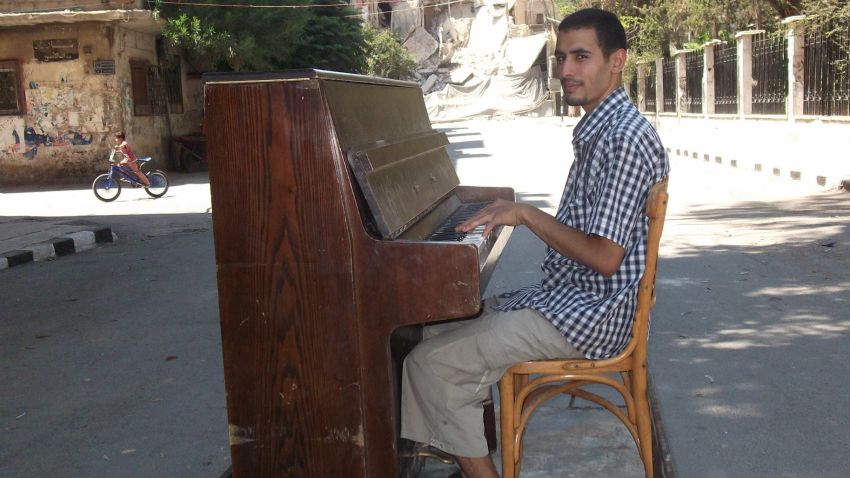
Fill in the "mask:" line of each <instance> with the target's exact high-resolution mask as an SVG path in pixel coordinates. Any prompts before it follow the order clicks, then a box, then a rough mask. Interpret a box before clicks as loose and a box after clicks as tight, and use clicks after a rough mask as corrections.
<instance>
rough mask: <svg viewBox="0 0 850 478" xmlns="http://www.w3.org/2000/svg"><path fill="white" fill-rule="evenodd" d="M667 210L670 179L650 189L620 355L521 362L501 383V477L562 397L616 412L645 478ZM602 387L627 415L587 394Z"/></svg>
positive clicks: (515, 466) (514, 469)
mask: <svg viewBox="0 0 850 478" xmlns="http://www.w3.org/2000/svg"><path fill="white" fill-rule="evenodd" d="M666 212H667V179H666V178H665V179H664V180H662V181H660V182H659V183H657V184H655V185H654V186H652V188H651V189H650V190H649V193H648V195H647V199H646V215H647V217H648V219H649V233H648V235H647V252H646V267H645V270H644V274H643V277H641V280H640V284H639V285H638V297H637V307H636V308H635V315H634V320H633V323H632V336H631V339H630V341H629V343H628V345H627V346H626V348H625V350H623V351H622V352H621V353H620V354H618V355H617V356H615V357H612V358H608V359H603V360H589V359H565V360H536V361H530V362H522V363H518V364H516V365H514V366H512V367H511V368H509V369H508V371H507V372H505V375H504V376H502V378H501V380H499V396H500V400H501V412H500V419H501V426H502V476H503V478H516V477H518V476H519V472H520V468H521V464H522V437H523V434H524V432H525V428H526V426H527V425H528V422H529V421H530V420H531V417H532V415H533V414H534V412H535V411H536V410H537V408H538V407H540V406H541V405H542V404H544V403H545V402H546V401H548V400H549V399H551V398H554V397H556V396H558V395H561V394H564V393H565V394H569V395H572V396H573V397H580V398H583V399H586V400H590V401H592V402H594V403H597V404H599V405H600V406H602V407H604V408H605V409H606V410H608V411H609V412H611V413H613V414H614V415H615V416H616V417H617V418H618V419H620V421H621V422H623V424H624V425H625V426H626V428H627V429H628V431H629V433H631V435H632V438H634V441H635V444H636V445H637V449H638V453H639V455H640V457H641V460H642V461H643V465H644V471H645V473H646V476H647V478H651V477H652V476H653V469H652V421H651V418H650V410H649V400H648V395H647V339H648V329H649V312H650V310H651V309H652V306H653V305H654V304H655V274H656V265H657V261H658V248H659V245H660V242H661V233H662V231H663V229H664V218H665V216H666ZM588 385H603V386H607V387H609V388H611V389H613V390H615V391H617V392H618V394H619V395H620V396H621V397H622V398H623V402H624V404H625V408H626V411H625V412H623V410H622V409H621V408H620V407H619V406H617V405H616V404H615V403H613V402H611V401H610V400H608V399H606V398H604V397H602V396H601V395H598V394H596V393H593V392H590V391H588V390H585V389H584V387H586V386H588Z"/></svg>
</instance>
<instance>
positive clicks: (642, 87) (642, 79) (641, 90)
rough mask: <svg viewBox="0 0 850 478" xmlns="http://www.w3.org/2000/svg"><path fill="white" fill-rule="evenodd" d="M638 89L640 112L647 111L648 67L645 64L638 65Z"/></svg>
mask: <svg viewBox="0 0 850 478" xmlns="http://www.w3.org/2000/svg"><path fill="white" fill-rule="evenodd" d="M637 89H638V90H637V98H638V104H637V107H638V111H646V67H645V66H644V64H643V63H638V64H637Z"/></svg>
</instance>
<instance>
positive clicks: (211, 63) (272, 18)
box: [155, 0, 366, 73]
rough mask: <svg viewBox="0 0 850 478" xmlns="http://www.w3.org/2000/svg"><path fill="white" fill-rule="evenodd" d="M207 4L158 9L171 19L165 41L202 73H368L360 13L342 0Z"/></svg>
mask: <svg viewBox="0 0 850 478" xmlns="http://www.w3.org/2000/svg"><path fill="white" fill-rule="evenodd" d="M203 3H205V4H207V5H203V6H200V5H191V4H190V3H187V4H172V3H169V4H159V5H155V7H156V9H157V11H158V12H159V14H161V15H162V16H163V18H165V20H166V25H165V27H164V28H163V36H164V37H165V38H166V39H167V40H168V42H169V43H170V44H171V45H172V46H174V47H176V48H179V49H180V50H182V51H183V52H184V55H185V56H186V59H187V61H189V62H190V64H192V65H193V66H195V68H197V69H199V70H202V71H205V70H235V71H240V70H251V71H261V70H277V69H287V68H320V69H331V70H336V71H344V72H352V73H360V72H363V71H364V70H365V68H366V57H365V46H366V43H365V37H364V33H363V30H362V28H361V24H360V19H359V18H358V15H357V11H356V10H354V9H352V8H350V7H340V6H339V5H338V4H339V2H338V1H336V0H291V1H288V2H287V5H290V6H301V7H303V8H258V7H257V5H260V3H259V2H257V0H206V1H205V2H203ZM210 4H211V5H210ZM265 5H269V4H268V3H266V4H265Z"/></svg>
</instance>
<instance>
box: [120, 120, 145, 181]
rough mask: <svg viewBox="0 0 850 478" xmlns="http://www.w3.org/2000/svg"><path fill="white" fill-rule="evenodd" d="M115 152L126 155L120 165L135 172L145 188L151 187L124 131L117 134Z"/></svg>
mask: <svg viewBox="0 0 850 478" xmlns="http://www.w3.org/2000/svg"><path fill="white" fill-rule="evenodd" d="M115 151H117V152H119V153H121V154H123V155H124V159H122V160H121V162H119V163H118V164H119V165H121V166H126V167H128V168H129V169H130V170H131V171H133V172H134V173H135V174H136V176H137V177H138V178H139V181H140V182H141V183H142V184H144V185H145V187H148V186H150V185H151V183H150V181H149V180H148V177H147V176H145V173H143V172H142V170H141V169H139V165H138V164H136V161H137V159H138V158H136V154H135V153H133V150H132V149H130V145H129V144H127V137H126V136H125V135H124V132H123V131H122V132H120V133H116V134H115Z"/></svg>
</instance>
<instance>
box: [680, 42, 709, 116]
mask: <svg viewBox="0 0 850 478" xmlns="http://www.w3.org/2000/svg"><path fill="white" fill-rule="evenodd" d="M704 66H705V52H704V51H703V50H694V51H689V52H687V53H685V92H686V94H687V95H686V96H685V107H686V108H687V111H688V113H702V70H703V67H704Z"/></svg>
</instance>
